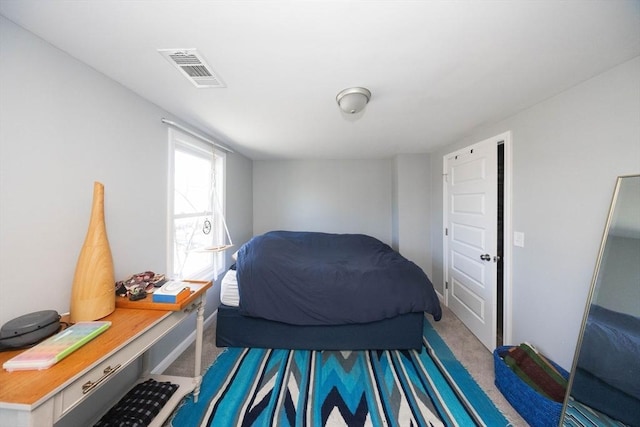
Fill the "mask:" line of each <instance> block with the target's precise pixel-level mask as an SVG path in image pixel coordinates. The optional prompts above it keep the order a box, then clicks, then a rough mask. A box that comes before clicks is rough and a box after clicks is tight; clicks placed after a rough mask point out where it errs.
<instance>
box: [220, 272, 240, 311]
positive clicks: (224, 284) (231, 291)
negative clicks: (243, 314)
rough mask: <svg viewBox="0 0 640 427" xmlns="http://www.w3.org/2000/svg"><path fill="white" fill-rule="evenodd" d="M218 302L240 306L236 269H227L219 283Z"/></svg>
mask: <svg viewBox="0 0 640 427" xmlns="http://www.w3.org/2000/svg"><path fill="white" fill-rule="evenodd" d="M220 302H222V304H224V305H226V306H229V307H239V306H240V293H239V292H238V279H237V277H236V270H228V271H227V272H226V273H225V275H224V277H223V278H222V281H221V283H220Z"/></svg>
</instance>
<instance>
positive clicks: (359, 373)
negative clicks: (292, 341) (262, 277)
mask: <svg viewBox="0 0 640 427" xmlns="http://www.w3.org/2000/svg"><path fill="white" fill-rule="evenodd" d="M424 323H425V328H424V341H423V342H424V344H425V346H423V348H422V350H421V351H420V352H418V351H415V350H410V351H395V350H394V351H301V350H295V351H291V350H268V349H267V350H265V349H241V348H229V349H227V350H226V351H225V352H223V353H222V354H221V355H220V356H218V358H217V359H216V361H215V362H214V363H213V365H212V366H211V367H210V368H209V370H208V371H207V373H206V375H205V376H204V379H203V383H202V388H201V392H200V397H199V400H198V402H197V403H194V402H193V398H192V397H188V398H187V399H186V400H185V402H183V404H182V406H181V407H180V409H179V410H178V411H177V413H176V415H175V416H174V418H173V420H172V425H173V426H175V427H191V426H193V427H199V426H203V427H204V426H215V427H218V426H220V427H223V426H349V427H353V426H398V427H400V426H402V427H404V426H474V425H479V426H483V425H484V426H490V427H494V426H506V425H508V422H507V420H506V419H505V418H504V416H503V415H502V414H501V413H500V411H499V410H498V409H497V408H496V407H495V405H494V404H493V403H492V402H491V400H490V399H489V398H488V397H487V395H486V394H485V393H484V392H483V391H482V390H481V389H480V387H479V386H478V384H477V383H476V382H475V381H474V380H473V379H472V378H471V376H470V375H469V373H468V372H467V371H466V369H465V368H464V367H463V366H462V365H461V364H460V363H459V362H458V360H456V358H455V357H454V356H453V354H452V353H451V351H450V350H449V348H448V347H447V345H446V344H445V343H444V341H443V340H442V338H440V336H439V335H438V334H437V333H436V331H435V330H434V329H433V328H432V326H431V325H430V324H429V322H428V321H426V320H425V322H424Z"/></svg>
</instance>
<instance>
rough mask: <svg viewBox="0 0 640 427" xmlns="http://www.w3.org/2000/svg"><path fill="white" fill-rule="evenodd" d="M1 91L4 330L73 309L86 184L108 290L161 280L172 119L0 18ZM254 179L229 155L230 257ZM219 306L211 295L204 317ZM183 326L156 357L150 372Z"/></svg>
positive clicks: (243, 233) (246, 165)
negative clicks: (100, 189) (95, 195)
mask: <svg viewBox="0 0 640 427" xmlns="http://www.w3.org/2000/svg"><path fill="white" fill-rule="evenodd" d="M0 82H1V83H0V324H2V323H4V322H6V321H7V320H9V319H12V318H14V317H16V316H19V315H22V314H25V313H29V312H33V311H37V310H45V309H54V310H57V311H58V312H60V313H64V312H67V311H68V310H69V300H70V295H71V282H72V280H73V274H74V271H75V266H76V262H77V257H78V255H79V252H80V248H81V246H82V243H83V241H84V238H85V234H86V232H87V227H88V222H89V214H90V209H91V200H92V191H93V182H94V181H100V182H102V183H103V184H104V185H105V217H106V224H107V234H108V237H109V242H110V247H111V251H112V255H113V260H114V264H115V276H116V279H118V278H125V277H126V276H128V275H129V274H132V273H136V272H139V271H143V270H147V269H150V270H153V271H157V272H164V271H165V270H166V244H167V236H166V229H167V227H166V222H167V158H168V132H167V127H166V126H165V125H163V124H162V123H161V122H160V119H161V118H162V117H167V118H172V119H174V120H175V119H176V118H173V117H171V116H170V115H169V114H168V113H167V112H166V111H163V110H162V109H160V108H158V107H157V106H155V105H153V104H151V103H150V102H148V101H146V100H144V99H142V98H140V97H139V96H137V95H136V94H134V93H133V92H131V91H129V90H128V89H126V88H124V87H123V86H121V85H119V84H118V83H116V82H114V81H112V80H110V79H109V78H107V77H106V76H104V75H102V74H100V73H98V72H96V71H95V70H94V69H92V68H90V67H88V66H87V65H85V64H83V63H81V62H79V61H77V60H75V59H74V58H72V57H70V56H69V55H67V54H66V53H64V52H62V51H60V50H58V49H57V48H54V47H53V46H51V45H50V44H48V43H47V42H45V41H43V40H42V39H40V38H38V37H36V36H34V35H33V34H32V33H30V32H28V31H25V30H24V29H22V28H20V27H18V26H16V25H15V24H13V23H12V22H10V21H8V20H6V19H5V18H3V17H1V16H0ZM178 120H179V119H178ZM251 168H252V162H251V160H249V159H247V158H245V157H243V156H241V155H239V154H229V155H228V156H227V181H226V185H227V198H226V204H227V206H226V208H227V222H228V225H229V229H230V232H231V234H232V238H233V239H234V243H236V245H237V246H239V245H241V244H242V243H244V241H246V240H248V239H249V238H250V237H251V236H252V225H253V219H252V211H253V208H252V188H251V185H252V174H251ZM228 256H230V254H228ZM216 285H217V284H216ZM218 301H219V290H218V289H217V286H216V288H214V290H213V291H211V292H209V294H208V295H207V310H206V313H205V315H209V314H210V313H212V312H213V311H214V310H215V308H216V306H217V304H218ZM192 320H193V319H192ZM191 323H192V324H191V325H189V324H187V325H185V327H184V328H182V329H181V330H178V331H175V333H174V334H170V335H169V336H168V337H166V338H165V340H164V342H163V343H161V345H160V346H159V348H158V349H155V348H154V350H157V351H154V352H153V354H152V363H155V362H157V361H159V360H161V359H162V358H163V357H164V356H165V355H166V354H167V353H168V352H169V351H170V350H173V349H175V348H176V345H177V344H178V343H180V341H182V340H183V339H185V337H186V336H187V335H188V334H189V333H190V332H191V331H192V330H193V323H194V322H193V321H192V322H191ZM120 387H121V386H120ZM89 406H91V405H89ZM89 411H90V412H91V411H93V412H95V411H96V407H95V406H94V407H92V408H89ZM85 415H87V414H85ZM88 415H89V416H90V415H92V414H91V413H89V414H88ZM80 416H83V414H80ZM76 425H77V424H76Z"/></svg>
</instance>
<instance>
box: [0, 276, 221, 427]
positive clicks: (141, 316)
mask: <svg viewBox="0 0 640 427" xmlns="http://www.w3.org/2000/svg"><path fill="white" fill-rule="evenodd" d="M192 283H193V286H192V290H193V293H192V295H191V296H189V297H188V298H187V299H186V300H185V301H183V302H182V303H180V304H163V305H164V306H167V307H164V309H162V310H158V309H156V308H157V307H150V308H152V309H148V308H149V307H145V305H148V304H149V303H150V302H149V301H150V300H149V301H145V300H141V301H135V302H136V303H140V304H139V305H135V306H133V307H130V308H122V307H120V306H118V305H121V304H118V305H117V306H116V310H115V311H114V312H113V313H111V314H110V315H109V316H107V317H105V318H104V319H100V320H110V321H111V322H112V324H111V327H110V328H109V329H107V330H106V331H105V332H104V333H102V334H101V335H99V336H98V337H96V338H94V339H93V340H91V341H90V342H88V343H87V344H85V345H84V346H82V347H81V348H79V349H78V350H76V351H75V352H73V353H71V354H70V355H69V356H67V357H66V358H64V359H63V360H61V361H60V362H58V363H57V364H55V365H54V366H52V367H51V368H49V369H45V370H42V371H14V372H7V371H5V370H4V369H2V370H0V427H23V426H25V427H27V426H28V427H43V426H52V425H53V424H54V423H55V422H57V421H58V420H59V419H60V418H62V417H63V416H64V415H66V414H67V413H69V412H70V411H71V410H73V409H74V408H75V407H76V406H77V405H78V404H79V403H80V402H82V401H83V400H85V399H86V398H87V397H88V396H90V395H91V394H92V393H93V392H94V391H95V390H96V389H97V388H99V387H101V386H102V384H104V383H106V382H107V381H109V379H110V378H111V377H112V376H113V375H115V374H117V373H118V372H119V371H120V370H122V369H123V368H124V367H125V366H127V365H129V364H130V363H132V362H134V361H135V360H137V359H138V358H139V357H140V356H144V355H145V353H146V352H147V350H148V349H150V348H151V347H152V346H153V345H154V344H155V343H156V342H158V341H159V340H160V339H161V338H162V337H163V336H165V335H166V334H167V333H168V332H169V331H171V330H172V329H173V328H175V327H176V326H177V325H179V324H180V323H181V322H182V321H183V320H185V319H186V318H187V317H188V316H189V313H191V312H192V311H193V310H197V317H196V363H195V372H194V376H193V378H182V377H168V376H152V375H148V368H149V367H148V366H147V365H148V364H147V363H146V357H145V358H143V378H141V381H142V380H145V379H148V378H154V379H156V380H158V381H171V382H172V383H174V384H178V385H179V386H180V387H179V388H178V390H177V391H176V393H175V394H174V395H173V396H172V398H171V400H170V401H169V402H168V403H167V405H165V407H164V408H163V410H162V411H161V412H160V414H158V416H157V417H156V418H154V421H153V424H152V425H154V426H160V425H162V423H163V422H164V420H165V419H166V418H167V417H168V416H169V415H170V414H171V413H172V411H173V409H174V408H175V407H176V405H178V403H180V401H181V400H182V398H183V397H184V396H185V395H186V394H188V393H190V392H191V391H193V392H194V397H195V399H196V400H197V396H198V394H199V392H200V382H201V380H202V376H201V355H202V332H203V325H204V304H205V301H206V298H205V296H206V290H207V289H208V288H210V287H211V282H192ZM20 352H21V351H20V350H17V351H8V352H4V353H0V366H1V365H2V363H4V362H5V361H7V360H9V359H10V358H12V357H14V356H15V355H17V354H19V353H20ZM100 415H101V414H96V420H95V421H97V420H98V419H99V416H100Z"/></svg>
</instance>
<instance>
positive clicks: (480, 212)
mask: <svg viewBox="0 0 640 427" xmlns="http://www.w3.org/2000/svg"><path fill="white" fill-rule="evenodd" d="M444 166H445V176H444V178H445V185H444V195H445V200H444V204H445V206H444V207H445V227H446V230H445V248H446V257H445V258H446V262H447V265H446V276H445V280H446V282H447V289H446V300H445V301H446V303H447V305H448V307H449V308H450V309H451V310H452V311H453V312H454V313H455V314H456V316H458V317H459V318H460V320H462V322H463V323H464V324H465V325H466V326H467V327H468V328H469V329H470V330H471V332H473V334H474V335H475V336H477V337H478V339H479V340H480V341H481V342H482V343H483V344H484V345H485V346H486V347H487V348H488V349H489V350H493V349H494V348H495V346H496V326H497V325H496V305H497V296H496V280H497V274H496V272H497V262H496V260H497V258H496V255H497V254H496V251H497V185H498V183H497V182H498V178H497V176H498V173H497V144H496V141H495V140H493V139H492V140H486V141H483V142H480V143H478V144H475V145H472V146H470V147H467V148H465V149H463V150H460V151H457V152H455V153H452V154H450V155H448V156H446V157H445V165H444Z"/></svg>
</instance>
